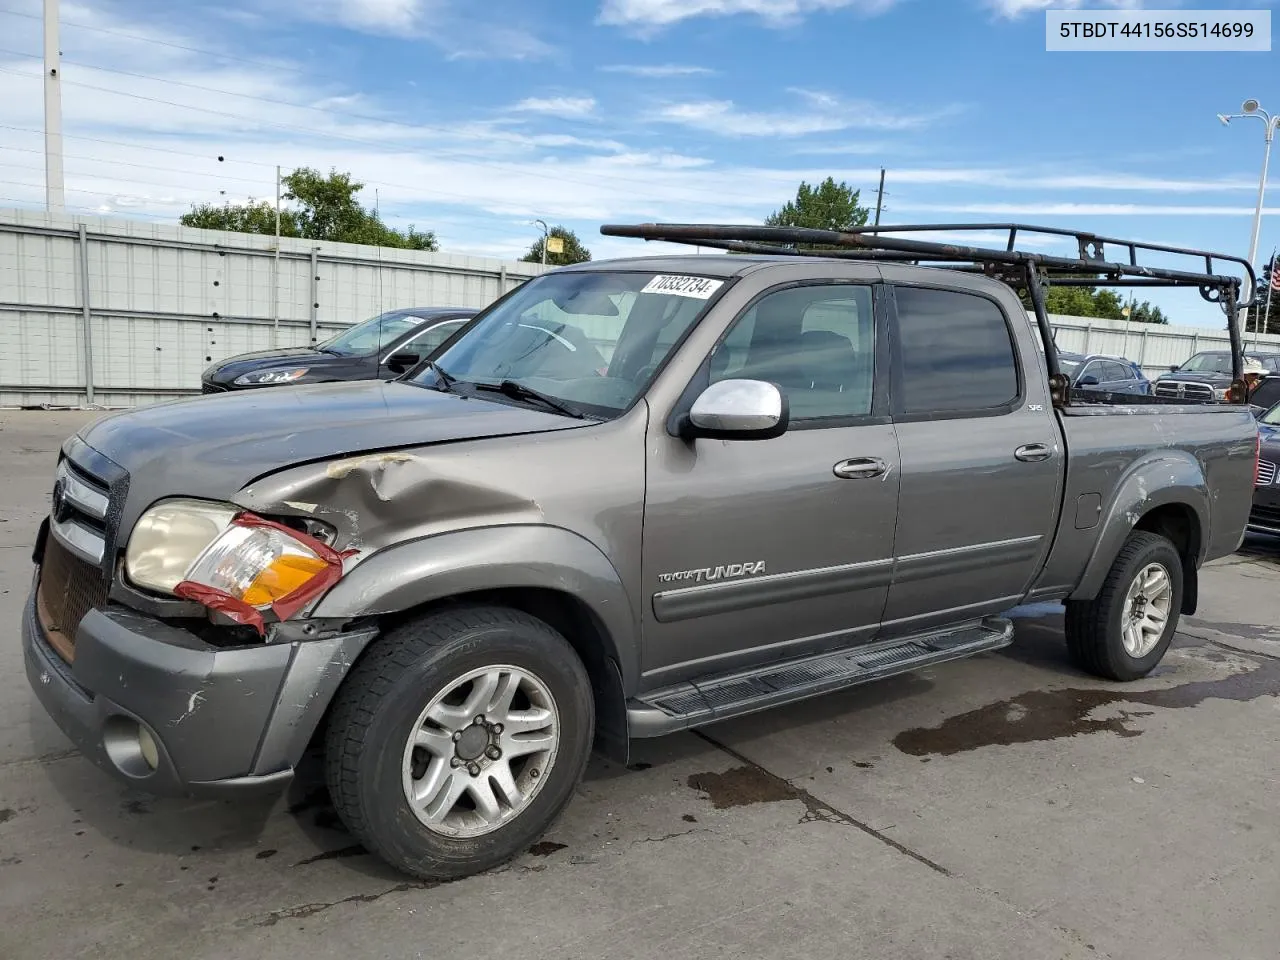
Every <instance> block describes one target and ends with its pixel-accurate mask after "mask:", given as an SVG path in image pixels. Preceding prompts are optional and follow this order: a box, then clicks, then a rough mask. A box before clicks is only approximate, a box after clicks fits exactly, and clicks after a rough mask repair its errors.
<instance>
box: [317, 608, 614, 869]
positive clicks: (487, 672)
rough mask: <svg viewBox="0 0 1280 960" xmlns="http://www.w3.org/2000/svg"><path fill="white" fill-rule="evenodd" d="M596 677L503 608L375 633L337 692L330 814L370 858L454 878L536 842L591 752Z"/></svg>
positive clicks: (526, 619) (569, 651)
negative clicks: (373, 641) (592, 680)
mask: <svg viewBox="0 0 1280 960" xmlns="http://www.w3.org/2000/svg"><path fill="white" fill-rule="evenodd" d="M594 722H595V715H594V703H593V700H592V696H591V683H590V679H589V678H588V676H587V673H586V670H585V669H584V668H583V665H582V662H581V660H580V659H579V658H578V655H577V654H576V653H575V651H574V650H573V648H572V647H571V646H570V645H569V643H568V641H566V640H565V638H564V637H562V636H561V635H560V634H559V633H557V632H556V631H555V630H553V629H552V628H551V627H549V626H548V625H547V624H546V623H544V622H542V621H541V620H538V619H536V618H534V617H531V616H529V615H528V614H525V613H522V612H520V611H518V610H513V609H509V608H505V607H468V608H461V609H454V610H448V611H439V612H436V613H432V614H428V615H427V616H425V617H423V618H421V619H419V620H414V621H411V622H409V623H406V624H404V625H403V626H401V627H399V628H397V629H395V630H393V631H392V632H391V633H389V634H388V635H387V636H385V637H383V638H382V639H380V640H379V641H378V642H377V644H376V645H375V646H374V647H373V648H371V649H370V650H369V651H368V653H367V654H366V655H365V656H364V657H363V658H362V659H361V660H360V662H359V663H358V664H357V665H356V667H355V669H354V670H352V672H351V675H350V676H349V677H348V678H347V680H346V681H345V683H344V684H343V686H342V689H341V690H340V691H339V693H338V696H337V697H336V698H335V701H334V706H333V712H332V714H331V717H330V722H329V728H328V732H327V735H326V740H325V773H326V780H327V781H328V786H329V792H330V795H331V797H332V799H333V804H334V808H335V809H336V810H337V813H338V815H339V816H340V817H341V818H342V821H343V823H344V824H346V826H347V828H348V829H349V830H350V831H351V833H352V834H353V835H354V836H355V837H356V838H357V839H358V840H359V841H360V842H361V843H362V844H364V846H365V847H366V849H368V850H369V851H370V852H372V853H374V854H375V855H377V856H379V857H381V858H382V859H383V860H385V861H387V862H388V863H389V864H391V865H392V866H394V867H396V868H397V869H399V870H402V871H404V872H405V873H409V874H412V875H413V876H416V877H420V878H423V879H428V880H451V879H456V878H459V877H464V876H469V875H471V874H474V873H479V872H481V871H484V870H488V869H490V868H492V867H495V866H497V865H499V864H501V863H503V862H505V861H507V860H509V859H511V858H512V857H514V856H516V855H518V854H519V853H521V852H522V851H524V850H525V849H527V848H528V847H529V845H530V844H532V843H534V842H535V841H536V840H537V839H538V837H540V836H541V835H542V834H543V833H544V832H545V831H546V830H547V828H548V827H550V826H551V824H552V823H553V822H554V821H555V820H556V818H557V817H558V816H559V815H560V813H561V812H562V811H563V809H564V807H565V806H566V805H567V804H568V802H569V799H570V797H571V796H572V795H573V790H574V788H575V787H576V786H577V784H578V781H579V780H580V779H581V777H582V773H583V770H584V769H585V768H586V764H587V759H588V757H589V755H590V751H591V741H592V735H593V726H594Z"/></svg>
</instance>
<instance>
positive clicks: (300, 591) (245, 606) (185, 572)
mask: <svg viewBox="0 0 1280 960" xmlns="http://www.w3.org/2000/svg"><path fill="white" fill-rule="evenodd" d="M342 560H343V554H339V553H338V552H337V551H335V550H333V549H332V548H331V547H329V546H328V545H326V544H324V543H322V542H320V541H319V540H317V539H316V538H314V537H311V536H308V535H307V534H305V533H300V532H298V531H297V530H292V529H290V528H289V527H286V526H284V525H283V524H280V523H276V522H275V521H272V520H266V519H264V518H262V517H259V516H256V515H255V514H252V513H247V512H245V511H242V510H241V509H240V508H239V507H236V506H234V505H232V504H226V503H210V502H207V501H202V500H166V501H163V502H161V503H158V504H156V505H155V506H153V507H152V508H151V509H150V510H148V511H147V512H146V513H144V514H143V515H142V517H141V518H139V520H138V523H137V525H136V526H135V527H134V530H133V534H132V535H131V536H130V537H129V545H128V547H127V548H126V550H125V572H126V573H127V574H128V575H129V579H130V580H131V581H133V583H135V584H136V585H138V586H140V587H144V588H146V589H149V590H153V591H156V592H158V593H167V594H170V595H172V596H177V597H182V598H184V599H188V600H194V601H196V602H197V603H201V604H203V605H204V606H206V607H208V608H209V609H211V610H217V611H219V612H220V613H223V614H225V615H226V616H227V617H229V618H230V619H231V620H233V621H235V622H236V623H243V624H246V625H248V626H253V627H256V628H257V629H258V632H259V633H265V630H266V626H265V620H264V616H263V615H264V614H265V613H266V612H267V611H268V610H269V611H271V612H272V613H274V614H275V616H276V617H277V618H278V619H280V620H287V619H288V618H289V617H291V616H293V615H294V614H295V613H297V612H298V610H300V609H301V608H302V607H303V606H304V605H306V604H307V603H308V602H309V601H310V600H312V599H314V598H315V597H317V596H319V595H320V593H322V592H323V591H324V590H327V589H328V588H329V587H330V586H332V585H333V584H334V583H336V582H337V581H338V579H339V578H340V577H341V576H342Z"/></svg>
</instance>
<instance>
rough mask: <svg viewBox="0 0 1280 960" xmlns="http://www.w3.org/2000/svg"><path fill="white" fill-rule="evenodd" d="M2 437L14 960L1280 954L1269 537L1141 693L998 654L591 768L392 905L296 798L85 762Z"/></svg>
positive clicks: (1213, 573) (1, 809)
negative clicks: (51, 691)
mask: <svg viewBox="0 0 1280 960" xmlns="http://www.w3.org/2000/svg"><path fill="white" fill-rule="evenodd" d="M91 417H92V415H90V414H79V413H56V412H43V411H23V412H16V411H0V478H2V482H0V622H2V623H4V624H6V625H7V626H8V629H7V631H6V634H5V636H7V638H8V639H7V641H6V642H4V643H0V958H4V960H27V958H32V960H35V958H40V960H44V958H53V957H57V958H62V957H84V958H95V957H103V958H119V957H129V958H131V960H153V958H169V957H182V958H185V960H200V958H218V960H232V958H241V957H243V958H251V960H272V958H286V957H287V958H294V957H298V956H305V957H308V958H309V960H324V958H330V957H333V958H337V957H341V958H382V957H385V958H396V960H401V958H418V957H422V958H430V960H449V958H455V957H457V958H467V960H477V958H489V957H495V958H496V957H510V958H520V960H533V958H541V957H547V958H564V960H569V958H609V960H627V958H641V957H644V958H650V957H654V958H662V960H681V958H699V960H709V958H718V957H733V958H755V957H761V958H764V957H768V958H774V957H777V958H786V960H803V958H810V957H812V958H840V960H853V958H862V957H866V958H901V960H914V958H926V960H933V958H939V960H941V958H950V960H962V958H975V960H978V958H981V960H997V958H1008V960H1032V958H1042V957H1043V958H1055V960H1062V958H1072V960H1075V958H1099V957H1114V958H1159V960H1179V958H1187V960H1223V958H1231V960H1249V958H1255V957H1256V958H1267V960H1274V958H1275V957H1276V956H1277V954H1278V951H1280V948H1278V947H1277V944H1278V943H1280V910H1277V909H1276V904H1277V903H1280V789H1277V777H1278V774H1280V750H1277V747H1278V746H1280V696H1278V695H1280V592H1278V591H1277V586H1278V585H1280V541H1268V540H1253V539H1251V540H1249V541H1248V542H1247V543H1246V547H1245V549H1244V550H1243V551H1242V552H1241V553H1240V554H1237V555H1236V556H1234V557H1231V558H1228V559H1227V560H1225V561H1220V562H1218V563H1215V564H1213V565H1212V566H1211V567H1210V568H1208V569H1206V570H1205V571H1204V572H1203V575H1202V581H1201V609H1200V612H1199V614H1198V615H1197V617H1195V618H1191V619H1184V621H1183V624H1182V629H1181V630H1180V632H1179V634H1178V637H1177V638H1176V643H1175V647H1174V649H1172V650H1171V652H1170V653H1169V655H1168V657H1167V658H1166V660H1165V662H1164V664H1163V665H1162V666H1161V667H1160V668H1159V669H1158V670H1157V672H1156V674H1155V675H1154V676H1152V677H1150V678H1148V679H1147V680H1145V681H1142V682H1140V683H1136V684H1130V685H1116V684H1108V683H1103V682H1100V681H1097V680H1094V679H1092V678H1090V677H1087V676H1085V675H1084V674H1082V673H1081V672H1080V671H1078V670H1076V669H1075V668H1074V667H1073V666H1072V665H1071V664H1070V662H1069V661H1068V659H1067V656H1066V651H1065V649H1064V644H1063V639H1062V620H1061V609H1060V608H1058V607H1054V606H1052V605H1043V606H1037V607H1032V608H1026V609H1023V610H1021V611H1019V612H1018V632H1017V641H1016V642H1015V644H1014V645H1013V646H1012V647H1010V648H1008V649H1006V650H1003V651H1000V652H998V653H995V654H988V655H984V656H981V657H977V658H975V659H972V660H967V661H962V662H960V663H955V664H948V665H944V666H940V667H937V668H934V669H929V670H922V671H919V672H917V673H913V674H909V675H906V676H902V677H898V678H894V679H890V680H886V681H882V682H880V683H876V684H872V685H869V686H866V687H861V688H857V689H854V690H852V691H849V692H846V693H843V694H836V695H832V696H828V697H825V698H821V699H817V700H812V701H809V702H807V703H804V704H801V705H798V706H794V707H791V708H786V709H781V710H775V711H772V712H769V713H764V714H759V715H757V716H754V717H750V718H747V719H743V720H739V721H732V722H727V723H723V724H719V725H715V726H711V727H708V728H706V729H705V730H703V731H701V732H698V733H689V734H681V735H677V736H674V737H670V738H667V739H665V740H660V741H653V742H648V743H643V744H641V745H640V748H639V749H638V751H637V754H638V755H637V757H636V758H635V762H634V763H633V764H632V767H631V768H630V769H622V768H619V767H617V766H615V765H612V764H608V763H605V762H602V761H598V760H597V761H594V762H593V763H592V766H591V768H590V770H589V772H588V775H587V778H586V780H585V782H584V783H583V784H582V786H581V788H580V790H579V792H578V795H577V797H576V799H575V800H574V801H573V803H572V804H571V805H570V807H569V809H568V812H567V813H566V815H565V817H564V818H563V819H562V820H561V821H560V823H558V824H557V825H556V826H555V827H554V828H553V829H552V831H551V832H550V833H549V834H548V835H547V837H546V838H545V839H544V841H543V842H541V843H539V844H538V845H537V846H535V847H534V848H532V849H531V850H530V851H529V852H528V853H527V854H525V855H524V856H522V857H520V858H519V859H518V860H517V861H515V862H514V863H512V864H510V865H508V866H506V867H503V868H500V869H498V870H496V871H493V872H491V873H489V874H486V875H483V876H479V877H474V878H471V879H468V880H464V881H460V882H456V883H451V884H445V885H430V884H423V883H417V882H413V881H409V880H406V879H405V878H404V877H402V876H399V875H397V874H395V873H394V872H392V871H391V870H389V869H388V868H386V867H384V866H382V865H381V864H380V863H379V862H378V861H376V860H375V859H373V858H372V857H370V856H368V855H367V854H365V853H364V851H363V850H362V849H361V848H360V847H359V846H358V845H357V844H356V843H355V841H354V840H352V838H351V837H350V836H349V835H348V834H346V833H345V832H344V831H343V830H342V828H341V825H340V824H339V823H338V821H337V818H336V817H335V816H334V813H333V811H332V809H331V807H330V806H329V804H328V802H327V799H326V797H325V793H324V790H323V788H322V787H321V786H320V785H319V783H318V782H317V780H316V779H315V776H314V772H313V771H310V772H309V771H304V773H303V775H302V776H301V777H300V778H299V780H298V781H296V782H295V783H294V785H293V786H292V787H291V788H290V790H289V792H288V795H287V796H285V797H284V798H282V799H279V800H276V801H274V802H272V801H261V802H254V803H245V802H239V803H232V802H224V801H217V802H214V801H182V800H159V799H154V798H150V797H148V796H146V795H142V794H137V793H133V792H130V791H129V790H127V789H125V788H124V787H122V786H120V785H117V784H116V783H115V782H114V781H113V780H111V779H109V778H108V777H107V776H106V775H105V774H103V773H101V772H100V771H99V770H97V769H96V768H95V767H93V766H92V765H91V764H89V763H88V761H86V760H84V759H82V758H81V757H80V756H79V755H78V754H77V753H76V752H75V751H74V750H73V749H72V748H71V747H70V744H69V742H68V741H67V740H66V739H65V738H64V737H63V736H62V734H61V733H60V732H59V731H58V730H57V729H56V728H55V727H54V725H53V723H52V722H51V721H50V720H49V719H48V718H47V717H46V716H45V714H44V712H43V711H42V709H41V708H40V707H39V705H38V704H37V703H36V701H35V699H34V697H33V696H32V695H31V693H30V691H29V689H28V687H27V681H26V677H25V674H24V672H23V668H22V657H21V651H20V649H19V638H18V624H19V614H20V611H21V606H22V603H23V600H24V598H25V595H26V592H27V588H28V585H29V582H30V577H31V572H32V568H31V562H30V545H31V543H32V540H33V538H34V534H35V531H36V527H37V525H38V523H39V520H40V518H41V516H43V514H44V513H45V512H46V510H47V508H48V490H49V486H50V484H51V474H52V470H53V466H54V456H55V452H56V450H57V447H58V445H59V444H60V442H61V441H62V439H63V438H64V437H65V436H67V435H68V434H70V433H72V432H74V431H75V430H76V429H77V428H78V427H79V426H80V425H81V424H82V423H84V422H86V420H88V419H90V418H91Z"/></svg>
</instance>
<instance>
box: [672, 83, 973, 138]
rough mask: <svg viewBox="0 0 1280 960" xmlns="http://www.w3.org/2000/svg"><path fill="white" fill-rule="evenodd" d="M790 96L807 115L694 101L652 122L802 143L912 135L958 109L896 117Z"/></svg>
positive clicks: (805, 93)
mask: <svg viewBox="0 0 1280 960" xmlns="http://www.w3.org/2000/svg"><path fill="white" fill-rule="evenodd" d="M791 92H792V93H794V94H796V95H798V96H800V97H801V99H803V100H805V101H806V104H807V109H803V110H773V111H753V110H743V109H741V108H740V107H738V105H737V104H736V103H734V102H733V101H732V100H694V101H688V102H685V103H670V104H667V105H666V106H663V107H661V108H660V109H659V110H658V111H657V112H656V113H655V114H654V116H653V118H654V119H655V120H660V121H663V122H666V123H678V124H681V125H682V126H686V127H691V128H693V129H695V130H702V131H704V132H706V133H714V134H718V135H720V136H724V137H803V136H807V135H809V134H814V133H832V132H835V131H837V130H850V129H874V130H909V129H913V128H915V127H920V126H923V125H924V124H926V123H929V122H930V121H932V120H936V119H939V117H941V116H943V115H946V114H950V113H954V112H955V111H956V109H958V108H949V109H947V110H945V111H940V112H938V113H934V114H931V115H925V114H913V113H905V112H891V111H889V110H887V109H885V108H884V107H881V106H878V105H876V104H874V103H869V102H866V101H861V100H848V101H842V100H840V99H839V98H837V97H835V96H833V95H831V94H828V93H820V92H815V91H812V90H792V91H791Z"/></svg>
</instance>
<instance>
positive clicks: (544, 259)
mask: <svg viewBox="0 0 1280 960" xmlns="http://www.w3.org/2000/svg"><path fill="white" fill-rule="evenodd" d="M532 222H533V223H536V224H537V225H538V226H540V227H541V228H542V265H543V266H544V267H545V266H546V265H547V240H548V239H549V238H550V237H551V230H550V228H549V227H548V226H547V221H545V220H534V221H532Z"/></svg>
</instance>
